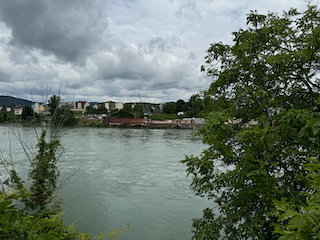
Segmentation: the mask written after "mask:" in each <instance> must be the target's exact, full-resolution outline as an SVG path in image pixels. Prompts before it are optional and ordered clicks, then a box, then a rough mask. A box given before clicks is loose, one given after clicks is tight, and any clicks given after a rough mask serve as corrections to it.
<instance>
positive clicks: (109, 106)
mask: <svg viewBox="0 0 320 240" xmlns="http://www.w3.org/2000/svg"><path fill="white" fill-rule="evenodd" d="M104 106H105V108H106V109H107V110H108V112H109V111H112V110H115V109H117V110H120V109H123V103H121V102H113V101H109V102H105V105H104Z"/></svg>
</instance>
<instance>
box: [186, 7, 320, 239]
mask: <svg viewBox="0 0 320 240" xmlns="http://www.w3.org/2000/svg"><path fill="white" fill-rule="evenodd" d="M247 25H248V28H247V29H240V30H239V31H237V32H233V33H232V35H233V44H231V45H227V44H223V43H221V42H220V43H214V44H211V46H210V48H209V49H208V50H207V56H206V58H205V59H206V62H205V64H204V65H203V66H202V67H201V70H202V71H206V72H207V75H208V76H209V77H212V79H213V82H212V84H211V86H210V87H209V89H207V90H206V91H204V92H203V93H202V94H203V97H204V98H205V100H206V108H207V110H206V111H205V115H206V120H207V121H206V124H205V126H204V127H203V128H202V129H201V130H200V134H202V135H203V141H204V142H205V143H207V144H209V148H208V149H207V150H205V151H203V153H202V155H201V156H200V157H195V156H189V157H187V158H186V159H185V160H184V161H182V162H183V163H184V164H186V166H187V172H188V175H192V176H193V182H192V185H191V187H192V189H193V190H194V191H195V193H196V194H197V195H199V196H202V197H204V196H206V197H207V198H208V199H213V201H214V202H215V203H216V204H217V207H216V209H210V208H207V209H205V210H204V211H203V217H202V218H200V219H194V221H193V227H194V230H193V232H194V236H193V239H197V240H198V239H199V240H200V239H266V240H272V239H280V240H288V239H290V240H291V239H292V240H293V239H319V238H320V231H319V229H320V195H319V184H320V178H319V177H320V164H319V160H320V131H319V130H320V93H319V90H320V85H319V79H318V74H319V67H320V40H319V39H320V11H319V9H318V7H317V6H312V5H310V4H309V5H308V7H307V10H306V11H304V12H298V11H297V10H296V9H290V10H289V11H287V12H284V13H283V14H282V15H281V16H280V15H278V14H276V13H269V14H267V15H261V14H258V13H257V12H254V11H251V12H250V13H249V14H248V15H247ZM252 119H253V120H255V121H257V125H254V126H253V125H250V124H248V123H249V122H250V121H251V120H252Z"/></svg>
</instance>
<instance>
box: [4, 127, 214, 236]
mask: <svg viewBox="0 0 320 240" xmlns="http://www.w3.org/2000/svg"><path fill="white" fill-rule="evenodd" d="M18 130H19V134H20V135H21V138H22V139H23V140H24V142H25V143H27V146H28V147H29V148H31V149H34V146H35V144H36V135H35V131H34V129H33V128H32V127H18ZM10 131H11V130H10V129H9V127H8V126H7V125H0V136H1V142H0V144H1V145H0V146H1V151H2V153H3V154H4V155H7V156H9V155H10V154H9V153H10V147H9V146H11V149H12V159H13V161H14V163H15V166H16V169H17V170H18V171H19V172H20V173H21V175H22V176H23V177H24V178H26V176H27V172H28V167H29V161H28V160H27V158H26V156H25V154H24V152H23V150H22V149H21V147H20V146H19V143H18V142H17V140H16V138H15V137H14V136H12V134H10V135H11V137H10V138H8V132H9V133H10ZM38 133H40V129H38ZM195 134H196V131H194V130H176V129H117V128H64V129H62V131H61V132H60V135H61V143H62V145H63V146H64V147H66V152H65V153H64V154H63V156H62V157H61V159H60V160H59V163H58V167H59V170H60V179H61V180H62V179H65V178H66V177H68V176H70V175H72V174H74V176H72V177H71V179H70V181H69V182H68V184H67V185H66V186H65V187H64V188H63V189H62V190H61V191H60V192H59V197H60V198H61V199H62V200H63V203H62V208H63V210H64V211H66V214H65V215H64V216H63V219H64V221H65V223H66V224H70V223H72V222H73V221H74V220H76V219H78V221H77V222H76V224H75V226H76V228H77V229H78V230H79V231H81V232H87V233H91V234H97V233H98V232H108V231H110V230H111V229H117V228H120V227H122V226H124V225H126V224H129V225H130V226H133V227H134V228H133V229H131V230H129V231H127V232H126V233H124V234H123V235H120V236H119V237H118V239H120V240H121V239H122V240H124V239H128V240H129V239H130V240H131V239H139V240H143V239H149V240H164V239H166V240H167V239H176V240H185V239H191V237H192V233H191V230H192V227H191V226H192V218H197V217H201V215H202V210H203V209H204V208H206V207H212V204H213V203H212V202H209V201H208V200H206V199H204V198H200V197H198V196H194V193H193V192H192V190H190V188H189V185H190V183H191V178H186V172H185V170H186V166H185V165H183V164H181V163H179V161H180V160H183V159H184V156H185V155H195V156H197V155H199V154H200V153H201V152H202V150H203V149H204V148H205V147H206V146H205V145H204V144H203V143H202V141H201V137H199V136H195Z"/></svg>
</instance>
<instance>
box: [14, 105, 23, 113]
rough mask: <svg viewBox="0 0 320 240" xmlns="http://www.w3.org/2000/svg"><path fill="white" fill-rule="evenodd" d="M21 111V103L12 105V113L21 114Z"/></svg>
mask: <svg viewBox="0 0 320 240" xmlns="http://www.w3.org/2000/svg"><path fill="white" fill-rule="evenodd" d="M22 112H23V105H16V106H15V107H14V115H19V116H20V115H22Z"/></svg>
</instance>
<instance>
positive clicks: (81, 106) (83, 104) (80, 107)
mask: <svg viewBox="0 0 320 240" xmlns="http://www.w3.org/2000/svg"><path fill="white" fill-rule="evenodd" d="M88 106H90V104H89V102H87V101H78V102H76V104H75V108H73V109H70V110H71V111H73V112H77V113H85V112H86V109H87V107H88Z"/></svg>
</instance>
